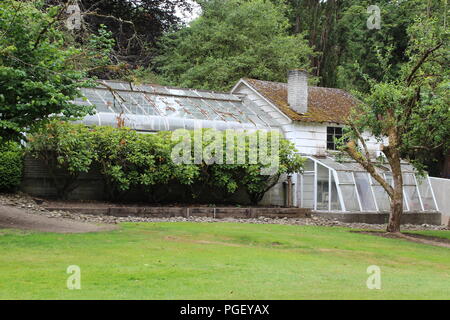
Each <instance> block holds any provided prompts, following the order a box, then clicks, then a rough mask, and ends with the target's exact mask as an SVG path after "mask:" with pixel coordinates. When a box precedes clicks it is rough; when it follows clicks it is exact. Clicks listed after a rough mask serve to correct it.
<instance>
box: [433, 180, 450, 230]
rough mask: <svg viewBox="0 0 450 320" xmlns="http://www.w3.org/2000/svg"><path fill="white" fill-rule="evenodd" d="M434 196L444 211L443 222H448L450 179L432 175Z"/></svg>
mask: <svg viewBox="0 0 450 320" xmlns="http://www.w3.org/2000/svg"><path fill="white" fill-rule="evenodd" d="M430 182H431V187H432V188H433V192H434V196H435V197H436V202H437V205H438V207H439V211H440V212H441V213H442V223H444V224H448V223H449V219H450V179H442V178H432V177H430Z"/></svg>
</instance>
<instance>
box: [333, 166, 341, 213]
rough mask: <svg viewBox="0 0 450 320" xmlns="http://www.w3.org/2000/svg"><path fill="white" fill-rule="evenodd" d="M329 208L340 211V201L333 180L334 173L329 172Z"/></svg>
mask: <svg viewBox="0 0 450 320" xmlns="http://www.w3.org/2000/svg"><path fill="white" fill-rule="evenodd" d="M331 210H334V211H341V210H342V208H341V203H340V201H339V196H338V193H337V188H336V181H334V175H333V173H331Z"/></svg>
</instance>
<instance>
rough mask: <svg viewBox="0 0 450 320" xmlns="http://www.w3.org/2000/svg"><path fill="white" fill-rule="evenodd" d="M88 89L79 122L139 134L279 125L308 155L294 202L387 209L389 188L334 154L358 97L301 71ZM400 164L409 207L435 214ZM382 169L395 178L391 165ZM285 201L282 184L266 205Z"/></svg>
mask: <svg viewBox="0 0 450 320" xmlns="http://www.w3.org/2000/svg"><path fill="white" fill-rule="evenodd" d="M83 93H84V96H85V97H84V98H83V99H77V100H76V101H75V103H79V104H88V105H95V107H96V110H97V113H96V114H94V115H91V116H87V117H85V118H84V120H83V121H82V122H83V123H85V124H89V125H92V124H97V125H109V126H115V125H117V119H118V117H120V118H121V121H123V123H124V124H125V126H127V127H130V128H133V129H135V130H137V131H140V132H155V131H160V130H175V129H178V128H185V129H195V125H196V123H198V122H201V126H202V127H203V128H215V129H218V130H226V129H244V130H270V129H276V130H279V131H281V132H282V133H283V135H284V137H285V138H287V139H288V140H290V141H292V142H293V143H294V144H295V146H296V148H297V150H298V152H299V153H300V154H302V155H303V156H305V157H307V158H308V161H307V162H306V167H305V172H304V173H303V174H301V175H295V176H294V177H293V181H294V188H293V195H292V199H293V204H294V205H295V206H298V207H304V208H311V209H313V210H317V211H336V212H384V211H388V210H389V200H388V197H387V194H386V192H385V191H384V190H383V188H382V187H381V186H380V185H379V184H377V183H376V182H375V181H373V179H371V177H370V175H369V174H368V173H367V172H366V171H365V170H364V169H363V168H362V167H360V166H359V165H358V164H357V163H355V162H354V161H350V160H348V161H344V162H342V161H337V160H336V159H335V157H334V155H333V153H335V152H336V151H335V149H336V147H335V143H334V142H335V139H334V138H335V137H340V136H341V135H342V128H343V126H344V124H345V119H346V117H347V116H348V115H349V112H350V109H351V108H352V107H353V106H355V104H356V100H355V99H354V98H353V97H352V96H351V95H350V94H348V93H347V92H345V91H343V90H340V89H333V88H322V87H313V86H308V77H307V74H306V73H305V72H303V71H301V70H292V71H289V73H288V83H278V82H269V81H260V80H255V79H241V80H240V81H238V83H237V84H236V85H235V86H234V88H233V89H232V90H231V92H229V93H221V92H213V91H206V90H195V89H182V88H173V87H165V86H158V85H136V84H132V83H127V82H117V81H102V82H101V83H100V85H99V87H97V88H85V89H83ZM366 137H367V145H368V148H369V150H370V152H371V153H372V154H373V156H374V157H376V156H378V155H379V154H380V144H379V143H377V141H376V140H375V139H374V138H372V137H370V135H368V134H366ZM403 169H404V175H405V177H404V181H405V208H406V210H407V211H411V212H421V211H436V210H437V209H438V208H437V205H436V201H435V197H434V194H433V190H432V188H431V186H430V182H429V178H428V177H427V178H425V179H419V178H418V177H416V175H415V172H414V170H413V168H412V167H411V166H410V165H409V164H407V163H404V164H403ZM379 170H380V174H383V175H385V177H386V178H387V179H389V178H390V170H389V167H388V166H385V167H384V168H383V167H381V168H379ZM285 178H286V177H283V179H285ZM286 198H287V197H286V190H285V184H284V181H280V183H279V184H278V185H276V186H275V187H274V188H273V189H272V190H271V191H270V192H268V193H267V195H266V196H265V197H264V199H263V201H262V204H266V205H269V204H270V205H281V206H283V205H285V204H286Z"/></svg>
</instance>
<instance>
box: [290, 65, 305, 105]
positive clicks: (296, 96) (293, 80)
mask: <svg viewBox="0 0 450 320" xmlns="http://www.w3.org/2000/svg"><path fill="white" fill-rule="evenodd" d="M288 103H289V107H290V108H291V109H292V110H294V111H295V112H297V113H306V112H307V111H308V73H307V72H306V71H304V70H299V69H295V70H289V72H288Z"/></svg>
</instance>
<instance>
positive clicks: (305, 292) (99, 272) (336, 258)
mask: <svg viewBox="0 0 450 320" xmlns="http://www.w3.org/2000/svg"><path fill="white" fill-rule="evenodd" d="M424 233H425V234H426V232H422V234H424ZM430 234H432V235H434V236H443V237H449V236H448V235H449V232H448V231H440V232H430ZM69 265H78V266H79V267H80V268H81V286H82V287H81V290H68V289H67V287H66V280H67V277H68V276H69V275H68V274H66V269H67V267H68V266H69ZM370 265H377V266H379V267H380V268H381V272H382V274H381V277H382V289H381V290H369V289H367V287H366V280H367V277H368V275H367V273H366V270H367V267H368V266H370ZM412 298H416V299H431V298H435V299H449V298H450V250H449V249H447V248H442V247H433V246H429V245H424V244H418V243H412V242H407V241H405V240H396V239H386V238H381V237H376V236H372V235H366V234H356V233H350V232H349V231H348V230H347V229H344V228H330V227H306V226H285V225H252V224H234V223H233V224H232V223H214V224H206V223H203V224H197V223H148V224H132V223H127V224H122V225H121V228H120V229H119V230H116V231H112V232H106V233H91V234H70V235H61V234H53V233H31V232H24V231H14V230H0V299H412Z"/></svg>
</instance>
